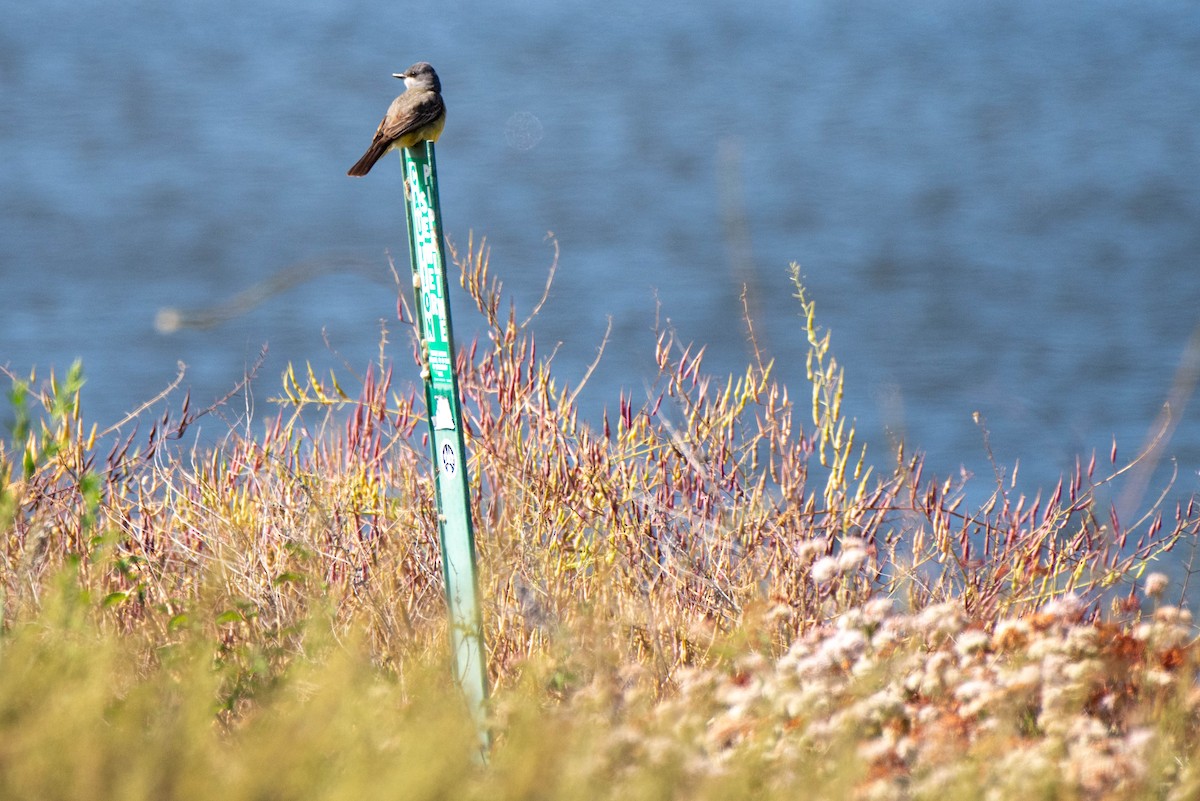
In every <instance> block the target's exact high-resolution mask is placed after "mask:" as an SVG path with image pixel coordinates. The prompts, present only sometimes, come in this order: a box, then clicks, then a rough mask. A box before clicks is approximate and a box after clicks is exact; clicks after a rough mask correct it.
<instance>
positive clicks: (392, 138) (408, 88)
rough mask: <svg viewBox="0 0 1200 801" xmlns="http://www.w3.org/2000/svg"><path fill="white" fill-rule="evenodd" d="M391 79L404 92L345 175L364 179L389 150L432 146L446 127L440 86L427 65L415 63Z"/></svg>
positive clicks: (435, 74)
mask: <svg viewBox="0 0 1200 801" xmlns="http://www.w3.org/2000/svg"><path fill="white" fill-rule="evenodd" d="M392 77H393V78H401V79H402V80H403V81H404V88H405V92H404V94H402V95H400V96H399V97H397V98H396V99H395V100H393V101H392V105H391V106H389V107H388V110H387V114H386V115H384V118H383V122H381V123H379V128H378V130H376V131H375V138H374V139H372V140H371V146H370V147H369V148H367V152H366V153H364V154H363V157H362V158H361V159H359V160H358V163H356V164H355V165H354V166H353V167H351V168H350V171H349V172H348V173H346V174H347V175H355V176H358V175H366V174H367V173H368V172H370V171H371V168H372V167H374V166H375V162H377V161H379V160H380V159H381V158H383V154H384V153H387V152H388V151H389V150H393V149H395V148H398V147H412V146H413V145H416V144H418V143H420V142H425V141H429V142H436V141H437V138H438V137H439V136H440V135H441V133H442V128H444V127H445V125H446V104H445V103H444V102H442V82H441V81H439V80H438V76H437V73H436V72H434V71H433V67H432V66H431V65H430V64H428V63H427V62H424V61H419V62H417V63H416V64H413V65H412V66H411V67H409V68H408V69H406V70H405V71H404V72H397V73H395V74H394V75H393V76H392Z"/></svg>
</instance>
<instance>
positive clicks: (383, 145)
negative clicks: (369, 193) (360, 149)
mask: <svg viewBox="0 0 1200 801" xmlns="http://www.w3.org/2000/svg"><path fill="white" fill-rule="evenodd" d="M388 144H389V143H388V142H387V141H386V140H382V139H381V140H380V141H378V142H372V143H371V146H370V147H369V148H367V152H366V153H363V157H362V158H361V159H359V160H358V161H357V162H355V164H354V166H353V167H351V168H350V171H349V172H348V173H346V174H347V175H353V176H356V177H357V176H360V175H366V174H367V173H369V172H370V171H371V168H372V167H374V166H375V162H377V161H379V160H380V159H381V158H383V154H384V153H386V152H387V150H388Z"/></svg>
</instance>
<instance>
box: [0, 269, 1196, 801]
mask: <svg viewBox="0 0 1200 801" xmlns="http://www.w3.org/2000/svg"><path fill="white" fill-rule="evenodd" d="M455 262H456V264H457V265H458V267H459V268H460V270H461V273H462V277H463V285H464V287H465V288H466V289H467V291H468V293H469V295H470V296H471V297H472V298H473V299H474V301H475V303H476V304H477V306H478V308H479V311H480V312H481V313H482V314H483V316H484V318H485V319H486V321H487V324H488V336H487V337H485V338H481V339H479V340H477V341H474V342H471V343H469V344H468V345H467V346H466V347H464V348H462V349H461V352H460V354H459V359H458V369H459V376H460V384H461V388H462V392H463V395H464V413H465V414H466V416H467V426H468V431H467V443H468V449H469V451H470V453H471V463H470V467H471V474H472V478H473V482H474V483H473V493H474V500H475V508H476V513H477V514H476V532H477V541H478V546H479V551H480V553H479V564H480V567H481V570H482V576H481V587H482V596H483V598H484V599H485V606H484V620H485V628H486V637H487V641H488V650H489V666H490V672H491V680H492V686H493V688H494V689H493V696H492V699H491V702H490V714H491V728H492V732H493V735H494V738H495V745H494V748H493V750H492V751H491V753H490V755H489V756H488V759H487V761H486V763H484V762H483V761H482V760H481V759H480V755H479V754H478V752H477V750H476V749H475V743H476V738H475V736H474V734H473V732H472V729H471V723H470V721H469V718H468V716H467V714H466V710H465V709H464V708H463V704H462V703H461V701H460V700H459V698H458V696H457V693H456V689H455V687H454V685H453V683H452V681H451V679H450V669H449V666H448V664H447V658H448V654H447V651H448V647H447V642H448V633H447V629H446V622H445V605H444V601H443V597H442V586H441V572H440V566H439V556H438V547H437V536H436V528H435V524H434V521H435V514H436V513H435V508H434V500H433V490H432V485H431V482H430V479H429V473H430V469H429V460H428V453H427V445H426V441H425V433H424V424H423V422H422V420H421V414H422V412H423V409H422V407H421V401H419V400H418V397H419V393H418V392H417V388H416V386H415V378H416V374H417V371H418V369H419V368H418V366H417V362H416V354H417V352H418V351H417V349H416V348H415V347H414V346H413V343H412V341H411V335H410V334H409V333H408V332H410V331H411V327H410V326H408V325H406V324H402V325H401V330H402V331H404V332H405V333H404V335H403V337H401V338H402V339H403V341H404V344H403V346H400V347H397V346H396V344H395V343H387V342H385V343H383V345H381V349H380V357H379V360H378V362H377V363H374V364H370V365H364V366H363V369H362V370H361V371H360V372H359V373H358V374H357V375H351V374H350V371H349V370H347V374H345V375H341V376H335V375H328V376H318V375H315V374H314V373H313V372H312V371H311V370H305V369H298V370H289V371H288V373H287V374H286V375H285V376H284V377H283V383H282V388H281V390H280V392H279V396H278V397H277V398H275V399H273V400H274V401H275V405H274V406H273V409H272V414H271V415H270V416H269V417H268V418H267V419H251V418H250V417H249V416H248V415H243V416H241V417H238V418H236V419H234V417H233V415H235V414H236V408H235V407H236V404H233V403H229V404H226V405H224V406H220V407H218V408H216V409H205V410H196V409H194V408H192V407H191V406H190V404H189V402H188V400H187V399H186V398H185V399H184V400H182V401H181V402H178V403H177V406H175V407H174V408H173V411H171V412H168V413H166V414H163V415H162V416H158V417H155V418H154V419H147V415H146V414H145V413H143V414H141V415H137V414H135V415H131V417H130V418H128V419H126V420H124V421H121V422H119V423H117V424H116V425H114V426H112V427H111V428H109V429H107V430H103V431H101V430H98V429H97V427H95V426H93V425H91V424H90V423H88V422H87V420H86V418H85V416H84V414H83V411H82V410H83V405H82V404H81V398H82V397H85V396H86V393H83V392H81V387H82V385H83V374H82V371H81V369H80V368H78V367H76V368H73V369H72V370H71V371H69V373H68V374H67V375H66V376H62V377H59V378H49V379H47V380H44V381H39V380H38V379H37V377H36V376H10V378H11V379H12V382H13V383H12V386H13V389H12V392H11V397H10V400H11V408H12V414H13V417H14V421H15V422H14V425H13V432H12V436H11V438H9V439H8V440H7V441H6V442H5V443H4V444H3V445H0V531H2V532H3V547H4V562H3V566H2V568H0V588H2V592H3V599H2V600H3V604H2V614H3V619H2V621H0V797H3V798H14V799H17V798H30V799H33V798H37V799H56V798H62V799H67V798H88V799H107V798H112V799H122V801H130V800H132V799H143V798H145V799H200V798H205V799H207V798H223V799H229V801H236V799H243V798H244V799H262V798H271V799H303V798H320V799H337V798H403V799H422V798H429V799H433V798H455V799H463V798H466V799H469V798H487V799H496V798H513V799H536V798H554V799H576V798H578V799H584V798H589V799H590V798H621V799H640V798H645V799H675V798H678V799H710V798H711V799H721V798H730V799H732V798H738V799H742V798H764V799H770V798H789V799H792V798H813V799H831V800H832V799H844V798H863V799H892V798H895V799H903V798H913V799H924V798H939V799H942V798H955V799H959V798H964V799H969V798H981V799H989V801H990V800H991V799H996V800H997V801H1002V800H1003V799H1009V798H1012V799H1017V798H1021V799H1025V798H1029V797H1036V798H1045V799H1057V798H1064V799H1071V798H1088V799H1093V798H1121V799H1124V798H1130V799H1133V798H1138V799H1140V798H1167V799H1191V798H1197V797H1200V765H1198V764H1197V760H1196V750H1197V749H1196V746H1195V743H1196V741H1197V731H1198V727H1200V686H1198V685H1197V682H1196V677H1197V667H1198V664H1200V658H1198V651H1197V647H1196V645H1195V627H1194V625H1193V621H1192V618H1191V615H1190V613H1189V612H1188V611H1187V610H1186V609H1185V608H1182V607H1181V605H1180V603H1179V599H1180V598H1182V597H1183V591H1184V587H1183V586H1182V584H1183V581H1182V580H1181V579H1176V580H1175V581H1174V582H1172V581H1171V580H1168V579H1167V577H1166V575H1165V574H1164V573H1163V572H1162V571H1161V567H1160V566H1159V564H1158V560H1160V559H1162V558H1164V556H1165V555H1166V554H1167V552H1168V551H1172V550H1173V549H1177V550H1181V551H1184V552H1185V553H1186V552H1189V551H1190V549H1191V548H1193V547H1194V545H1195V542H1196V538H1197V533H1198V529H1200V509H1198V508H1197V506H1196V505H1195V504H1194V503H1193V502H1191V501H1186V502H1183V503H1180V504H1177V505H1173V506H1171V507H1170V508H1164V502H1163V501H1162V500H1161V499H1162V498H1166V497H1169V496H1168V495H1167V494H1166V493H1165V492H1164V493H1163V494H1160V495H1157V496H1154V497H1157V498H1158V499H1159V500H1158V501H1157V502H1155V500H1154V497H1151V499H1150V501H1149V502H1148V503H1147V504H1145V508H1141V509H1139V510H1137V512H1136V514H1135V515H1134V516H1133V517H1132V518H1131V519H1121V518H1120V516H1119V515H1118V514H1117V513H1116V512H1115V511H1114V510H1113V504H1112V502H1111V498H1112V497H1114V493H1115V492H1116V490H1117V489H1118V488H1119V486H1120V484H1121V482H1122V481H1124V480H1126V479H1127V477H1128V476H1129V475H1130V473H1129V470H1130V466H1129V465H1127V464H1122V463H1119V462H1118V461H1117V458H1116V454H1115V452H1114V453H1111V454H1108V455H1107V456H1106V457H1105V458H1103V459H1097V458H1096V457H1095V456H1094V455H1090V456H1084V457H1082V458H1081V459H1080V461H1079V462H1078V463H1077V465H1076V468H1075V470H1074V471H1072V472H1071V473H1070V474H1069V475H1066V476H1064V477H1063V479H1062V480H1061V481H1060V482H1059V483H1058V485H1057V486H1055V487H1049V488H1047V489H1046V490H1045V491H1044V492H1042V493H1039V494H1038V495H1037V496H1035V497H1033V498H1029V497H1024V496H1021V495H1018V494H1017V493H1016V491H1015V490H1013V489H1012V485H1011V483H1006V482H1004V481H1000V482H998V483H996V484H995V485H994V486H991V487H989V488H988V489H987V490H986V491H984V492H982V493H979V492H978V490H979V488H978V487H975V488H974V490H975V491H974V492H973V493H972V495H971V497H974V498H977V497H985V498H986V500H985V501H984V502H982V503H978V502H977V503H975V504H973V505H972V504H969V503H968V494H967V487H966V485H965V484H964V483H963V480H962V479H944V478H938V477H933V476H928V475H926V474H925V471H924V470H923V467H922V464H921V459H920V457H919V455H913V454H907V453H905V452H903V451H900V452H897V453H892V454H872V455H871V458H869V459H868V458H867V457H866V455H865V453H864V451H863V450H862V448H861V447H859V446H858V445H857V444H856V442H855V437H854V429H853V423H852V421H850V420H848V419H846V417H845V416H844V414H843V412H842V408H841V400H842V394H843V389H844V388H843V380H842V371H841V369H840V367H839V366H838V363H837V361H836V360H835V358H834V356H833V351H832V349H831V340H830V334H829V333H828V332H826V331H822V330H821V329H820V328H819V327H818V325H817V322H816V309H815V305H814V303H813V301H812V300H811V299H810V298H809V297H807V295H806V294H805V292H804V291H803V288H802V287H801V286H800V284H799V282H798V281H797V283H796V289H797V312H798V319H800V320H802V321H803V326H802V329H801V330H803V331H804V333H805V335H806V336H807V338H808V343H809V361H808V385H806V386H804V387H802V388H795V387H793V388H792V394H789V391H788V389H786V388H784V387H781V386H779V385H778V384H776V383H775V382H774V381H773V380H772V375H771V364H770V362H769V361H768V360H767V359H766V358H765V357H760V358H758V359H756V360H755V362H754V363H753V364H751V365H749V366H748V367H747V369H746V371H745V373H744V374H742V375H739V376H733V377H729V378H721V379H718V378H716V377H713V376H711V375H709V374H707V373H706V372H705V369H704V366H703V362H702V358H701V354H700V353H698V352H696V351H693V350H692V349H690V348H688V347H686V346H682V345H681V344H680V343H678V342H676V340H675V339H674V337H673V336H672V334H671V332H669V331H664V332H663V333H662V334H661V335H660V337H659V340H658V344H657V349H656V350H657V360H658V367H659V373H658V377H657V381H656V383H655V384H654V386H653V388H652V390H651V391H650V392H649V393H648V394H647V395H646V396H644V397H637V398H635V397H630V396H622V397H620V398H617V399H614V402H613V403H612V404H610V406H609V409H610V411H609V413H608V414H607V415H606V417H605V418H604V419H603V421H601V422H600V423H599V424H595V425H589V424H587V423H585V422H583V421H581V419H580V417H579V414H578V411H577V407H576V399H577V396H578V393H579V392H580V390H581V386H579V385H575V386H569V385H567V384H564V383H562V382H561V381H558V380H557V379H555V378H554V377H553V375H552V373H551V369H550V363H549V361H548V360H547V359H545V358H544V356H541V355H539V351H538V349H537V347H536V345H535V342H534V339H533V336H532V334H531V333H530V330H529V320H528V319H526V320H524V322H521V320H522V315H520V314H518V313H517V311H516V310H515V309H513V308H511V307H510V306H507V305H506V304H505V301H504V300H503V299H502V292H501V287H500V285H499V283H498V282H497V281H495V280H494V279H493V278H492V276H491V275H490V274H489V270H488V264H487V256H486V249H485V248H484V247H482V246H479V247H476V246H474V245H469V246H468V248H467V250H466V252H465V253H462V254H461V255H460V254H455ZM400 305H401V307H402V306H403V300H401V302H400ZM534 311H535V312H536V309H535V310H534ZM401 318H402V320H407V319H409V318H408V316H407V313H406V312H405V311H404V310H403V309H402V310H401ZM748 332H749V336H750V337H751V342H753V341H754V340H753V331H752V328H750V327H749V326H748ZM394 351H399V354H398V356H397V355H396V354H395V353H393V352H394ZM755 351H756V352H759V351H758V349H757V348H756V349H755ZM393 356H396V361H395V364H393V362H392V358H393ZM397 375H402V376H409V375H411V376H412V378H413V380H411V381H410V380H409V379H408V378H404V379H397V377H396V376H397ZM214 414H220V415H222V416H223V418H224V419H225V421H226V425H227V427H228V434H227V435H226V436H225V437H224V438H223V440H222V441H221V442H220V443H219V444H217V445H212V446H200V445H189V444H187V443H188V438H189V430H190V429H191V428H192V426H193V424H195V422H196V421H197V420H198V419H199V418H201V417H203V416H205V415H214ZM1135 461H1136V459H1135ZM1161 489H1165V488H1160V490H1161ZM1169 558H1171V559H1173V560H1175V561H1176V562H1180V561H1186V557H1181V556H1180V555H1179V554H1178V553H1174V554H1171V555H1170V556H1169Z"/></svg>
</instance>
